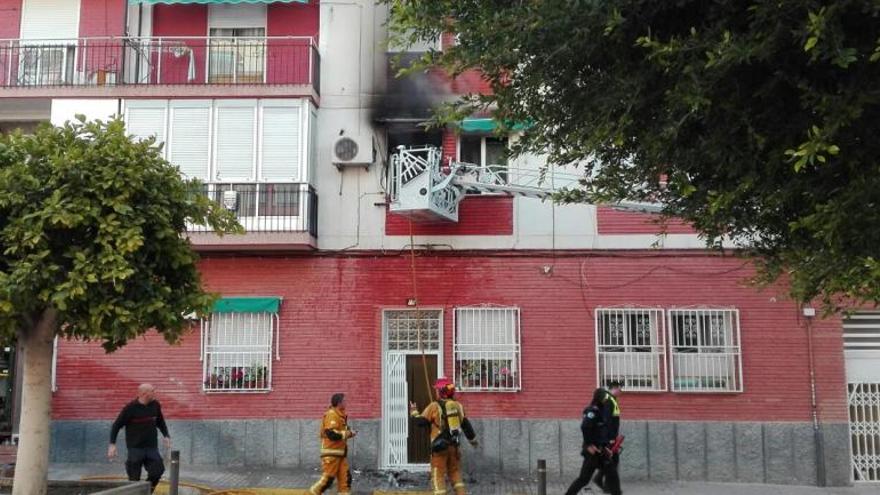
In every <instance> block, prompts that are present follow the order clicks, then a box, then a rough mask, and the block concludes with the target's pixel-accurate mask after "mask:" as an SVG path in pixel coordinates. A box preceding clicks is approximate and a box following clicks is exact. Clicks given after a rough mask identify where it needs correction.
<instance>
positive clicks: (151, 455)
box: [125, 447, 165, 488]
mask: <svg viewBox="0 0 880 495" xmlns="http://www.w3.org/2000/svg"><path fill="white" fill-rule="evenodd" d="M142 466H143V467H144V468H145V469H146V470H147V481H149V482H150V484H151V485H153V488H156V485H158V484H159V478H161V477H162V473H164V472H165V464H164V463H163V462H162V456H161V455H159V449H157V448H155V447H153V448H147V449H138V448H130V449H128V459H126V460H125V472H126V473H127V474H128V479H129V480H131V481H140V479H141V467H142Z"/></svg>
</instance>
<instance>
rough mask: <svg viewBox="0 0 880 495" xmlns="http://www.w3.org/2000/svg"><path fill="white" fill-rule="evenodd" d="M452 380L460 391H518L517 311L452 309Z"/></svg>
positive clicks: (483, 308) (519, 365)
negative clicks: (453, 314) (453, 313)
mask: <svg viewBox="0 0 880 495" xmlns="http://www.w3.org/2000/svg"><path fill="white" fill-rule="evenodd" d="M454 319H455V322H454V325H455V332H454V337H453V338H454V341H453V354H454V358H453V376H454V377H455V382H456V383H457V384H458V386H459V388H460V389H461V390H463V391H492V392H515V391H517V390H520V389H521V388H522V368H521V364H520V351H521V347H520V319H519V308H487V307H479V308H456V310H455V316H454Z"/></svg>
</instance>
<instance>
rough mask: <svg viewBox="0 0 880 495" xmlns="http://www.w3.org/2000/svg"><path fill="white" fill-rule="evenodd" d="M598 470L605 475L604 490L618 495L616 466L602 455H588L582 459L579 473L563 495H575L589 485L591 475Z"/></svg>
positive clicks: (618, 486) (618, 482) (618, 485)
mask: <svg viewBox="0 0 880 495" xmlns="http://www.w3.org/2000/svg"><path fill="white" fill-rule="evenodd" d="M596 470H600V471H601V472H602V473H603V474H604V475H605V488H606V489H607V490H608V492H609V493H611V494H612V495H620V478H618V476H617V466H616V465H615V464H614V462H613V461H612V460H611V459H609V458H608V457H606V456H604V455H590V454H588V455H587V456H586V457H584V463H583V464H582V465H581V473H580V475H579V476H578V477H577V479H576V480H574V481H573V482H572V483H571V486H569V487H568V491H566V492H565V495H577V494H578V493H579V492H580V491H581V490H583V489H584V487H586V486H587V485H589V484H590V479H591V478H592V477H593V473H594V472H595V471H596Z"/></svg>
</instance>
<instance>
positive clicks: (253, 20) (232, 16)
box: [208, 3, 266, 29]
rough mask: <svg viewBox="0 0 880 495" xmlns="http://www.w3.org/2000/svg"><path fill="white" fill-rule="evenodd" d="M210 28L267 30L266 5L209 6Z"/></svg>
mask: <svg viewBox="0 0 880 495" xmlns="http://www.w3.org/2000/svg"><path fill="white" fill-rule="evenodd" d="M208 27H210V28H224V29H236V28H265V27H266V5H260V4H256V5H255V4H254V3H248V4H244V5H234V4H233V5H223V4H214V5H209V6H208Z"/></svg>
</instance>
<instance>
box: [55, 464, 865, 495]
mask: <svg viewBox="0 0 880 495" xmlns="http://www.w3.org/2000/svg"><path fill="white" fill-rule="evenodd" d="M124 473H125V469H124V466H123V464H122V462H114V463H112V464H111V463H103V464H52V465H51V466H50V468H49V478H50V479H61V480H78V479H81V478H83V477H86V476H108V475H113V476H122V475H124ZM165 474H166V477H167V474H168V473H167V472H166V473H165ZM318 477H319V476H318V471H317V470H314V471H291V470H283V469H272V468H242V467H230V468H220V467H214V466H183V467H182V468H181V473H180V479H181V481H185V482H189V483H194V484H198V485H206V486H209V487H212V488H216V489H218V490H219V489H222V488H299V489H305V488H308V487H309V486H310V485H311V484H312V483H314V482H315V481H316V480H317V479H318ZM353 478H354V484H353V489H354V490H353V493H354V494H357V495H367V494H372V493H373V492H393V493H401V494H403V493H409V494H416V493H418V494H419V495H422V494H428V493H429V492H427V491H426V490H427V487H428V475H427V473H403V474H401V475H399V476H398V478H397V479H394V478H393V477H392V476H391V475H390V474H380V473H378V472H358V471H356V472H355V473H353ZM466 481H467V482H468V493H469V494H471V495H534V494H536V493H537V482H536V481H535V480H534V479H528V478H511V477H498V476H494V475H487V476H485V477H480V478H478V479H472V480H466ZM569 482H571V480H554V481H551V482H550V483H548V486H547V493H548V494H549V495H556V494H561V493H564V492H565V489H566V488H567V487H568V483H569ZM623 488H624V490H623V491H624V493H625V494H626V495H649V494H650V495H752V494H755V495H868V494H872V495H875V494H877V493H878V492H880V486H878V485H857V486H855V487H849V488H815V487H803V486H780V485H748V484H733V483H679V482H651V483H646V482H632V483H627V482H626V481H624V487H623ZM186 493H187V492H186V491H184V490H182V491H181V495H186ZM328 493H330V494H335V493H336V490H335V488H331V490H330V491H329V492H328ZM450 493H451V492H450ZM585 493H589V492H585ZM593 493H594V494H596V495H599V494H600V493H601V492H597V491H594V492H593Z"/></svg>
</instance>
